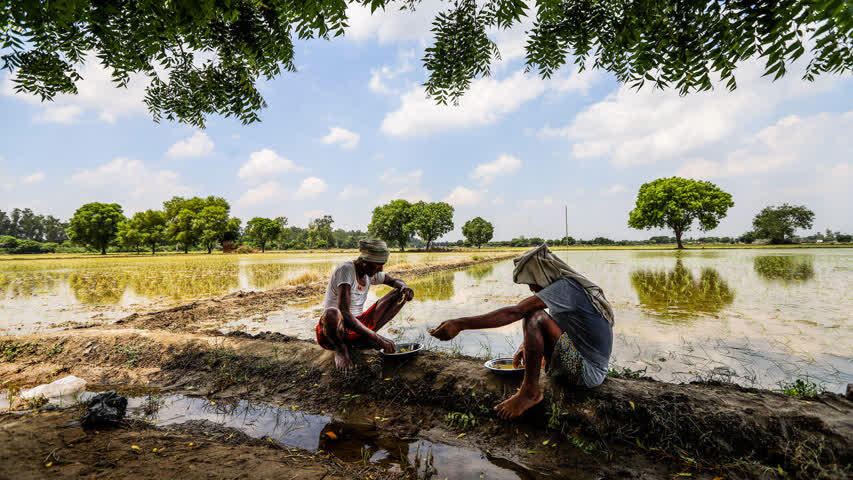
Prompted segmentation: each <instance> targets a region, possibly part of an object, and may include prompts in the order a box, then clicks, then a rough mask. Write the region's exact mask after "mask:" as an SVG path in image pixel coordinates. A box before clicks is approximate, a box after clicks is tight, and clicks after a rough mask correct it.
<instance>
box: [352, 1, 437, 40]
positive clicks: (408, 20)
mask: <svg viewBox="0 0 853 480" xmlns="http://www.w3.org/2000/svg"><path fill="white" fill-rule="evenodd" d="M444 8H446V5H444V4H442V2H440V1H425V2H422V3H420V4H419V5H418V7H417V9H416V10H415V11H408V10H406V11H400V10H399V7H397V6H395V5H389V6H388V8H387V9H378V10H376V11H375V12H373V13H372V14H371V12H370V7H369V6H366V7H365V6H362V5H359V4H358V3H351V4H350V5H349V7H347V16H348V17H349V19H348V20H347V24H348V25H349V28H347V31H346V35H345V38H348V39H350V40H355V41H358V42H363V41H366V40H369V39H372V38H375V39H376V40H378V41H379V43H380V44H388V43H393V42H397V41H412V40H414V41H419V42H420V43H421V44H424V43H425V42H426V41H427V39H429V38H430V37H431V34H430V28H431V27H432V21H433V19H434V18H435V15H436V13H438V12H439V11H441V10H443V9H444Z"/></svg>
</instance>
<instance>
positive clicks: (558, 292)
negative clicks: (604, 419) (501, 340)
mask: <svg viewBox="0 0 853 480" xmlns="http://www.w3.org/2000/svg"><path fill="white" fill-rule="evenodd" d="M536 296H537V297H539V299H540V300H542V302H543V303H544V304H545V306H546V307H548V312H549V313H550V314H551V318H553V319H554V320H555V321H556V322H557V324H558V325H560V328H562V329H563V332H565V333H566V334H568V336H569V338H571V340H572V343H574V344H575V348H577V349H578V352H579V353H580V354H581V356H583V359H584V362H583V363H584V366H583V383H584V385H586V386H587V387H597V386H598V385H601V382H603V381H604V377H605V376H606V375H607V364H608V362H609V361H610V353H611V351H612V350H613V330H612V329H611V327H610V323H609V322H608V321H607V319H606V318H604V316H603V315H602V314H601V313H600V312H599V311H598V310H597V309H596V308H595V307H594V306H593V305H592V302H590V301H589V297H587V295H586V292H585V291H584V288H583V287H582V286H581V285H580V284H579V283H578V282H576V281H575V280H572V279H570V278H565V277H564V278H561V279H559V280H557V281H555V282H554V283H552V284H550V285H548V286H547V287H545V288H544V289H542V290H541V291H539V292H538V293H537V294H536Z"/></svg>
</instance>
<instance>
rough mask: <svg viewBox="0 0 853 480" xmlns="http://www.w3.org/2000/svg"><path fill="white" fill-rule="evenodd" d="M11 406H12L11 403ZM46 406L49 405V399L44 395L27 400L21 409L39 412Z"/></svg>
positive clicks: (23, 402)
mask: <svg viewBox="0 0 853 480" xmlns="http://www.w3.org/2000/svg"><path fill="white" fill-rule="evenodd" d="M9 405H11V403H10V404H9ZM45 405H47V398H46V397H45V396H44V395H39V396H38V397H34V398H25V399H23V401H22V402H21V407H22V408H23V409H24V410H38V409H39V408H41V407H43V406H45Z"/></svg>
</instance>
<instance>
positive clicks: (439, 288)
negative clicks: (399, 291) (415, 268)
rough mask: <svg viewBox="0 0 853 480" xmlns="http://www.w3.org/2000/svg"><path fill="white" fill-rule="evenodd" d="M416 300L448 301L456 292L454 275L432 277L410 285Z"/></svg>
mask: <svg viewBox="0 0 853 480" xmlns="http://www.w3.org/2000/svg"><path fill="white" fill-rule="evenodd" d="M410 286H411V287H412V290H414V291H415V298H417V299H418V300H450V299H451V298H453V293H454V292H455V291H456V289H455V286H454V274H453V273H449V274H444V275H433V276H431V277H428V278H426V279H425V280H417V281H414V282H412V283H411V285H410Z"/></svg>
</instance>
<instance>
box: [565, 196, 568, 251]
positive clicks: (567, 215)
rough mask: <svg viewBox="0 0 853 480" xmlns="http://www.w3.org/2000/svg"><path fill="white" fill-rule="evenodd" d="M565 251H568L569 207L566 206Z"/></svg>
mask: <svg viewBox="0 0 853 480" xmlns="http://www.w3.org/2000/svg"><path fill="white" fill-rule="evenodd" d="M565 208H566V250H568V249H569V206H568V205H566V206H565Z"/></svg>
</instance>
